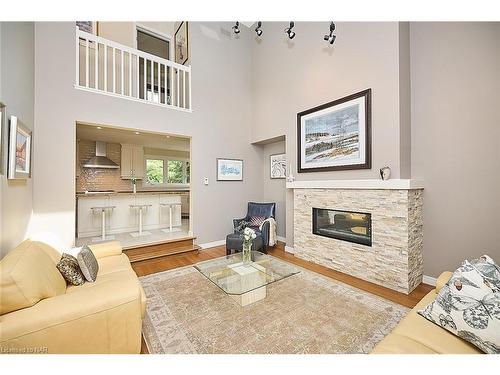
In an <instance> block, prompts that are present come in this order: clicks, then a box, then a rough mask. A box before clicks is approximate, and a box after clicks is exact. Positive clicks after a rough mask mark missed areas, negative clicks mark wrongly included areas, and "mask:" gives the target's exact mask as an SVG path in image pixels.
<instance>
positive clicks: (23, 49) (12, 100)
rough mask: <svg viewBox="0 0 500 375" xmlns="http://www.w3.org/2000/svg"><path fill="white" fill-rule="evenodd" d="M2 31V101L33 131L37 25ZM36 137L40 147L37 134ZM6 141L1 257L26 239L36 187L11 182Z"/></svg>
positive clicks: (6, 25) (4, 26) (7, 26)
mask: <svg viewBox="0 0 500 375" xmlns="http://www.w3.org/2000/svg"><path fill="white" fill-rule="evenodd" d="M0 29H1V31H0V39H1V42H0V44H1V45H0V81H1V90H0V101H1V102H2V103H4V104H5V105H6V109H7V115H8V116H10V115H14V116H17V117H18V119H19V120H20V121H21V122H22V123H23V124H25V125H26V126H27V127H29V128H30V129H32V130H33V126H34V115H33V98H34V70H33V69H34V45H33V42H34V26H33V23H30V22H26V23H24V22H1V23H0ZM33 138H34V140H35V141H34V142H35V145H34V147H36V133H34V135H33ZM2 142H4V147H5V148H4V150H5V154H4V155H5V160H4V171H5V174H4V175H2V176H0V196H1V199H0V200H1V203H0V214H1V215H0V216H1V221H0V228H1V233H0V258H2V256H3V255H5V254H6V253H7V252H8V251H9V250H11V249H12V248H13V247H15V246H16V245H17V244H19V243H20V242H21V241H22V240H23V239H25V238H26V233H27V229H28V225H29V220H30V217H31V211H32V186H33V181H32V179H28V180H7V176H6V171H7V169H6V162H7V160H6V159H7V147H6V146H7V134H6V133H4V138H3V139H2ZM34 167H35V168H36V164H35V165H34Z"/></svg>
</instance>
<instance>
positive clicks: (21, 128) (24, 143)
mask: <svg viewBox="0 0 500 375" xmlns="http://www.w3.org/2000/svg"><path fill="white" fill-rule="evenodd" d="M7 177H8V178H9V179H27V178H30V177H31V130H30V129H29V128H28V127H27V126H25V125H23V124H22V123H21V121H19V119H18V118H17V117H16V116H10V126H9V165H8V171H7Z"/></svg>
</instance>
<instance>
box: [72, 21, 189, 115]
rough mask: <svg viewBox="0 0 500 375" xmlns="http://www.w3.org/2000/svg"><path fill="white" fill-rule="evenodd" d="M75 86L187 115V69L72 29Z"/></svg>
mask: <svg viewBox="0 0 500 375" xmlns="http://www.w3.org/2000/svg"><path fill="white" fill-rule="evenodd" d="M75 87H77V88H79V89H83V90H87V91H92V92H98V93H101V94H106V95H112V96H118V97H121V98H125V99H130V100H135V101H140V102H145V103H151V104H154V105H159V106H163V107H168V108H173V109H177V110H181V111H188V112H191V110H192V103H191V67H190V66H184V65H180V64H177V63H174V62H172V61H170V60H166V59H163V58H161V57H158V56H154V55H151V54H149V53H146V52H142V51H139V50H136V49H133V48H130V47H127V46H124V45H122V44H119V43H115V42H113V41H110V40H107V39H104V38H101V37H99V36H96V35H93V34H89V33H86V32H83V31H80V30H78V29H77V30H76V77H75Z"/></svg>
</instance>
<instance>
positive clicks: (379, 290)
mask: <svg viewBox="0 0 500 375" xmlns="http://www.w3.org/2000/svg"><path fill="white" fill-rule="evenodd" d="M268 253H269V254H271V255H272V256H275V257H277V258H280V259H283V260H286V261H288V262H290V263H293V264H296V265H297V266H300V267H303V268H305V269H308V270H310V271H313V272H317V273H320V274H322V275H324V276H327V277H331V278H332V279H335V280H338V281H340V282H343V283H346V284H349V285H351V286H353V287H355V288H358V289H361V290H364V291H366V292H369V293H372V294H375V295H377V296H379V297H382V298H385V299H388V300H390V301H392V302H395V303H398V304H400V305H403V306H406V307H409V308H413V307H414V306H415V305H416V304H417V303H418V302H419V301H420V300H421V299H422V298H423V297H424V296H425V295H426V294H427V293H429V292H430V291H431V290H432V289H434V287H433V286H431V285H427V284H423V283H422V284H420V285H419V286H418V287H417V288H416V289H415V290H414V291H413V292H411V293H410V294H408V295H406V294H403V293H399V292H396V291H395V290H392V289H389V288H385V287H383V286H380V285H376V284H373V283H371V282H369V281H365V280H362V279H359V278H357V277H354V276H350V275H347V274H345V273H342V272H338V271H334V270H332V269H329V268H326V267H324V266H320V265H318V264H315V263H312V262H308V261H306V260H302V259H299V258H296V257H295V256H294V255H293V254H290V253H287V252H286V251H285V249H284V244H283V243H278V244H277V245H276V246H275V247H274V248H271V249H269V251H268ZM224 255H226V249H225V246H218V247H213V248H210V249H205V250H201V251H192V252H189V253H183V254H176V255H169V256H165V257H162V258H157V259H151V260H146V261H142V262H135V263H132V268H133V269H134V271H135V272H136V273H137V276H145V275H150V274H152V273H157V272H161V271H166V270H170V269H174V268H178V267H184V266H189V265H192V264H195V263H197V262H201V261H203V260H209V259H213V258H218V257H221V256H224ZM141 353H143V354H147V353H148V349H147V347H146V344H145V342H144V339H143V340H142V345H141Z"/></svg>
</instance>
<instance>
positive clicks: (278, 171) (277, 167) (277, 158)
mask: <svg viewBox="0 0 500 375" xmlns="http://www.w3.org/2000/svg"><path fill="white" fill-rule="evenodd" d="M269 161H270V163H271V165H270V171H271V179H277V178H286V156H285V154H274V155H271V156H270V157H269Z"/></svg>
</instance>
